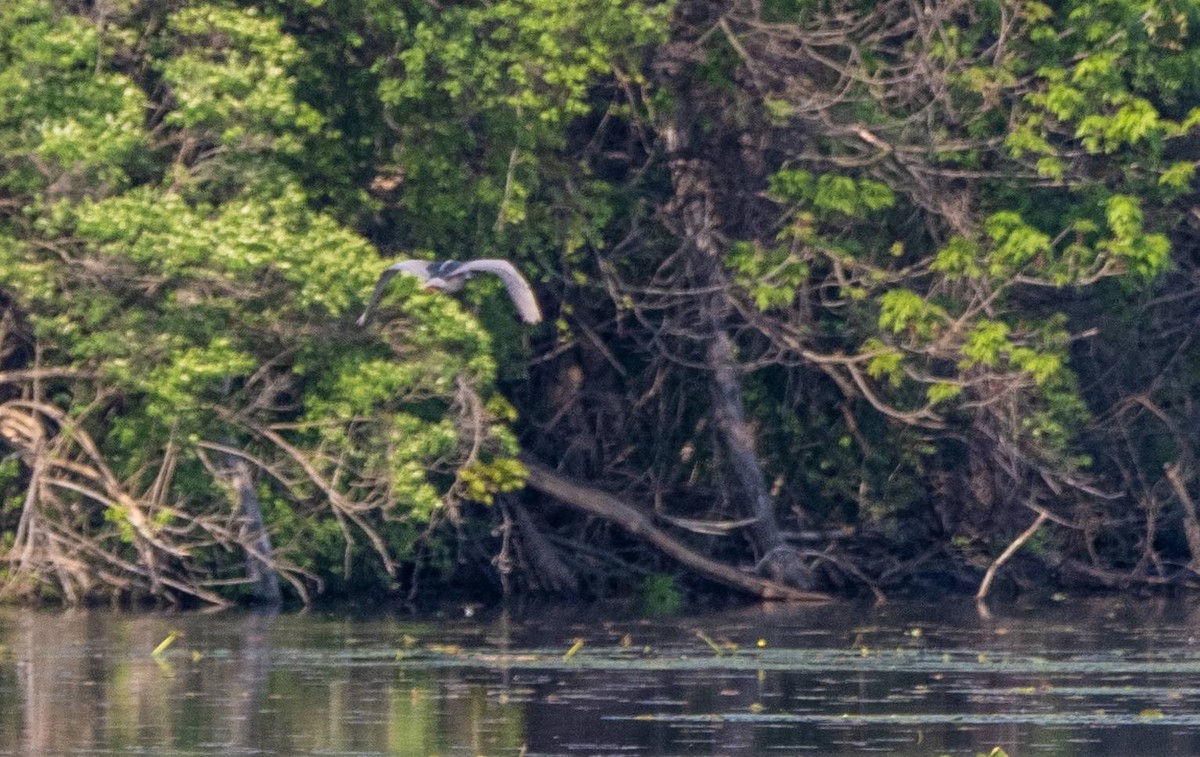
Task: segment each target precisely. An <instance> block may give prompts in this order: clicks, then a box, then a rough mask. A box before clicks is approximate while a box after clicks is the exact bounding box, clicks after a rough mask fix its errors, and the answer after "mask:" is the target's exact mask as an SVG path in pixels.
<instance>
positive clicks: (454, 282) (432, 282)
mask: <svg viewBox="0 0 1200 757" xmlns="http://www.w3.org/2000/svg"><path fill="white" fill-rule="evenodd" d="M397 273H407V274H409V275H410V276H416V277H417V278H418V279H420V280H421V281H422V282H423V283H424V286H425V289H426V291H429V290H437V291H440V292H457V291H459V290H460V289H462V288H463V285H464V284H466V283H467V280H468V279H470V278H471V277H473V276H474V275H475V274H477V273H494V274H496V275H497V276H499V277H500V280H501V281H503V282H504V288H505V289H506V290H508V296H509V297H510V298H511V299H512V301H513V305H516V307H517V313H518V315H520V316H521V320H522V321H525V323H541V321H542V309H541V308H539V307H538V303H537V298H536V297H534V296H533V288H532V287H530V286H529V282H528V281H526V280H525V277H524V276H522V275H521V272H520V271H518V270H517V269H516V267H515V266H514V265H513V264H512V263H510V262H508V261H507V260H470V261H467V262H465V263H461V262H459V261H457V260H401V261H400V262H399V263H394V264H392V265H390V266H388V267H387V269H386V270H385V271H384V272H383V273H382V274H380V276H379V281H378V283H376V284H375V291H374V292H372V293H371V300H370V302H368V303H367V309H366V310H364V311H363V314H362V315H360V316H359V317H358V321H357V323H358V325H359V326H362V325H363V324H364V323H366V322H367V316H369V315H370V314H371V310H372V308H374V307H375V305H376V303H378V302H379V298H380V297H382V296H383V291H384V289H386V288H387V285H388V282H389V281H391V280H392V277H393V276H395V275H396V274H397Z"/></svg>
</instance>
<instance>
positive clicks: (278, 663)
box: [0, 601, 1200, 756]
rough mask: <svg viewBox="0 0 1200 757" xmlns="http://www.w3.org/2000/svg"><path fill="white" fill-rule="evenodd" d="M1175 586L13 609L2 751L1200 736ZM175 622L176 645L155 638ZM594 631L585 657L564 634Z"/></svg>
mask: <svg viewBox="0 0 1200 757" xmlns="http://www.w3.org/2000/svg"><path fill="white" fill-rule="evenodd" d="M1197 612H1198V611H1197V608H1196V607H1195V606H1194V605H1193V604H1184V603H1180V602H1167V601H1158V602H1140V603H1129V602H1111V601H1106V602H1100V601H1093V602H1065V603H1062V604H1059V605H1056V606H1053V607H1049V608H1011V607H1010V608H1002V609H997V608H993V613H992V615H991V616H990V617H981V616H980V615H978V614H977V613H976V612H975V610H974V608H973V607H972V606H971V605H969V604H968V603H965V602H964V603H963V604H962V605H961V606H951V605H944V604H943V605H937V606H934V605H927V604H925V605H923V604H904V603H893V604H889V605H885V606H882V607H878V608H876V607H866V606H857V605H836V606H828V607H819V608H789V607H783V606H774V607H755V608H750V609H746V610H742V611H739V612H732V613H724V614H720V615H709V616H703V617H689V618H683V619H676V620H668V621H647V620H640V619H636V618H623V619H617V618H603V617H597V616H594V615H576V616H566V615H562V614H559V615H555V616H552V617H547V616H540V617H539V616H529V617H524V618H519V619H516V620H514V619H511V618H508V617H506V616H503V615H501V616H497V617H490V618H489V617H486V616H484V617H476V618H472V619H458V620H451V621H447V620H442V621H436V622H433V621H429V622H416V621H412V620H409V619H405V618H396V617H377V618H346V617H337V616H321V615H293V616H286V615H285V616H273V615H261V614H235V613H228V614H219V615H167V614H152V615H133V614H119V613H109V612H71V613H63V614H57V613H46V612H29V611H18V610H5V611H2V612H0V645H2V649H0V752H3V753H8V754H31V755H43V754H44V755H51V754H66V753H81V752H82V753H91V754H104V753H122V754H124V753H131V752H137V753H140V754H214V753H221V754H252V753H253V754H311V753H321V754H393V755H422V756H423V755H431V754H442V755H449V754H463V755H520V754H526V755H535V754H645V755H665V754H737V755H756V754H803V753H813V754H860V753H864V752H879V753H884V754H912V755H937V754H944V753H950V754H974V753H975V752H976V751H982V752H986V751H988V750H990V749H991V748H992V747H993V746H1001V747H1004V748H1006V749H1008V750H1010V751H1011V752H1012V753H1014V754H1033V753H1041V754H1056V755H1059V754H1061V755H1103V754H1197V753H1200V715H1198V714H1195V712H1194V709H1193V703H1194V702H1195V700H1196V697H1197V696H1200V650H1198V649H1197V645H1196V643H1195V638H1194V629H1195V628H1196V627H1197V621H1198V620H1200V617H1198V615H1197ZM171 631H178V632H180V633H181V636H180V637H179V639H178V640H177V641H176V642H175V643H174V644H173V645H171V646H170V647H169V648H168V649H167V650H166V651H165V652H164V653H163V654H162V655H158V656H155V655H152V654H151V650H153V649H155V647H156V646H158V645H159V643H160V642H162V641H163V639H164V638H165V637H167V635H168V634H169V633H170V632H171ZM578 639H581V640H582V641H583V644H582V646H581V647H579V649H578V651H577V652H576V653H574V654H571V655H567V654H566V653H567V650H568V649H570V648H571V647H572V645H573V644H574V642H575V641H576V640H578Z"/></svg>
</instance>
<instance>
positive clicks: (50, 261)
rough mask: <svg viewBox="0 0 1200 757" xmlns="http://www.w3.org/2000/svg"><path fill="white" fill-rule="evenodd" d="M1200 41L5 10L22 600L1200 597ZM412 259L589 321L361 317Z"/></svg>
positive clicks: (795, 7) (582, 16)
mask: <svg viewBox="0 0 1200 757" xmlns="http://www.w3.org/2000/svg"><path fill="white" fill-rule="evenodd" d="M1198 35H1200V4H1197V3H1194V2H1190V0H1064V1H1063V2H1046V3H1044V2H1037V1H1036V0H982V1H971V2H968V1H965V0H883V2H874V1H870V2H867V1H863V2H850V1H848V0H827V1H823V0H725V1H721V2H718V1H717V0H677V2H674V3H662V2H640V1H637V0H579V1H577V2H561V1H560V0H490V1H487V2H485V1H479V2H454V1H453V0H436V1H435V0H258V1H256V2H251V1H250V0H244V1H238V0H227V1H224V2H202V1H200V0H192V1H189V0H5V1H4V2H3V3H0V440H2V443H3V453H4V457H3V462H2V463H0V494H2V500H0V501H2V503H3V504H2V509H0V533H2V535H3V543H2V544H0V548H2V550H3V554H4V561H3V568H2V570H3V576H2V578H3V586H4V594H5V596H7V597H10V598H14V599H25V600H42V601H46V600H50V601H64V602H72V603H76V602H88V601H97V600H109V601H119V602H135V603H136V602H143V601H157V602H170V603H183V604H194V603H213V604H225V603H230V602H239V601H252V600H256V599H257V600H259V601H267V602H275V601H278V600H280V599H281V598H282V599H284V600H285V601H304V602H310V601H313V600H314V599H315V598H317V597H321V596H324V597H359V598H362V597H371V598H373V599H374V598H378V597H384V596H386V597H394V598H397V599H409V600H412V599H420V598H422V597H428V596H431V595H433V594H435V593H437V594H440V595H441V596H446V595H445V593H444V592H446V591H448V590H450V589H454V588H456V587H458V588H462V587H470V590H471V591H473V592H475V593H476V594H477V595H485V596H487V595H490V596H498V595H500V594H502V593H504V594H523V595H530V594H539V593H550V594H557V595H572V596H583V597H598V596H614V595H616V596H632V595H637V594H639V593H640V594H641V595H642V596H643V597H649V598H650V599H651V600H652V601H655V602H657V603H658V604H659V605H662V604H664V603H665V604H668V605H669V604H671V603H673V602H675V601H677V599H678V598H679V597H680V596H681V595H682V594H688V593H692V594H693V596H695V595H697V594H696V593H701V594H707V593H710V592H711V591H712V590H713V589H714V588H715V587H720V586H724V587H728V588H732V589H734V590H736V591H738V592H741V593H746V594H750V595H757V596H760V597H794V598H805V597H812V596H815V595H816V592H827V593H835V594H850V595H853V594H868V595H869V594H870V593H872V592H873V593H875V594H876V595H886V594H888V593H891V592H898V591H905V592H931V591H947V590H950V591H970V592H975V591H980V593H984V594H986V593H987V592H988V591H993V590H995V589H996V588H997V587H1004V590H1006V591H1013V590H1020V589H1029V588H1032V587H1043V588H1050V589H1054V588H1057V587H1064V586H1073V587H1083V586H1086V587H1105V588H1111V589H1119V590H1140V589H1146V588H1153V587H1172V586H1188V585H1194V584H1195V583H1196V578H1197V573H1196V571H1197V568H1200V514H1198V512H1197V506H1196V502H1195V499H1196V498H1197V497H1200V484H1198V481H1197V460H1196V455H1195V447H1196V431H1197V429H1200V407H1198V405H1197V396H1198V392H1197V390H1198V387H1197V383H1198V382H1200V361H1198V360H1197V356H1198V353H1197V350H1196V345H1195V344H1194V335H1195V328H1196V324H1197V319H1198V318H1200V299H1198V298H1197V296H1196V294H1197V289H1198V287H1200V271H1198V270H1197V264H1198V262H1200V261H1198V258H1197V247H1196V241H1197V232H1198V230H1200V202H1198V198H1197V194H1196V189H1195V182H1194V175H1195V168H1196V161H1197V160H1198V159H1200V141H1198V140H1197V126H1198V125H1200V75H1198V72H1200V36H1198ZM403 257H421V258H435V257H436V258H440V259H445V258H450V259H471V258H480V257H499V258H505V259H509V260H511V261H513V262H514V263H515V264H517V265H518V266H519V267H520V268H521V269H522V270H523V271H524V272H525V273H526V274H527V275H528V276H529V278H530V280H531V281H532V282H533V285H534V287H535V289H536V291H537V293H538V297H539V299H540V301H541V303H542V308H543V310H544V311H545V313H546V315H547V321H546V322H545V323H543V324H541V325H539V326H536V327H528V326H525V325H523V324H521V323H520V322H519V321H518V320H517V319H516V317H515V315H514V313H513V312H512V310H511V304H510V303H509V302H507V300H506V299H505V297H504V296H503V289H502V287H500V286H499V282H498V281H491V282H488V281H486V280H480V281H477V282H472V284H471V285H470V286H469V287H468V289H467V292H466V294H465V296H464V297H462V298H460V299H454V298H451V297H447V296H445V295H441V294H436V293H432V294H431V293H426V292H423V291H421V290H420V288H419V287H418V286H417V284H416V282H415V280H414V279H411V278H409V277H397V279H396V280H394V283H393V287H392V289H391V291H390V294H389V296H388V297H387V298H386V299H385V301H384V307H383V308H382V310H381V311H380V312H379V313H378V314H377V316H378V317H377V318H375V319H374V320H373V321H372V323H370V324H368V326H367V327H365V328H358V327H356V326H355V325H354V319H355V317H356V316H357V315H358V313H359V312H360V311H361V308H362V307H363V305H364V303H365V301H366V299H367V297H368V295H369V294H370V290H371V287H372V285H373V283H374V280H375V278H376V276H377V275H378V273H379V272H380V270H381V269H382V268H383V266H384V265H386V263H387V261H390V260H393V259H397V258H403ZM997 569H998V570H997ZM993 579H994V580H995V582H993Z"/></svg>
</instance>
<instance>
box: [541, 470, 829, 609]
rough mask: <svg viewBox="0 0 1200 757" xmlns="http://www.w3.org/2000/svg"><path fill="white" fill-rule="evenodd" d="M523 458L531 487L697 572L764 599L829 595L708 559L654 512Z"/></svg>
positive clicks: (808, 599) (826, 597)
mask: <svg viewBox="0 0 1200 757" xmlns="http://www.w3.org/2000/svg"><path fill="white" fill-rule="evenodd" d="M521 462H522V463H524V464H525V467H526V469H527V470H528V471H529V475H528V477H527V478H526V480H525V483H526V485H527V486H530V487H532V488H534V489H536V490H538V491H540V492H542V493H543V494H547V495H549V496H550V497H552V498H554V499H556V500H558V501H559V502H561V503H562V504H564V505H566V506H568V507H571V508H574V509H576V510H580V511H582V512H585V513H588V514H589V515H594V516H596V517H598V518H602V519H604V520H606V521H608V522H610V523H613V524H615V525H617V526H619V527H621V528H623V529H624V530H625V531H627V532H628V533H629V534H630V535H631V536H634V537H636V538H638V539H643V540H645V541H647V542H649V543H650V544H652V545H653V546H655V547H656V548H658V549H659V550H661V551H662V552H664V553H666V554H667V555H669V556H670V557H672V558H674V559H675V560H677V561H679V563H681V564H682V565H683V566H684V567H686V568H688V569H689V570H691V571H693V572H695V573H696V574H697V575H700V576H703V577H705V578H707V579H709V580H711V581H715V582H716V583H719V584H723V585H725V586H728V587H730V588H732V589H737V590H739V591H743V592H746V593H747V594H751V595H753V596H756V597H758V598H759V599H765V600H784V601H790V602H827V601H829V600H830V597H829V595H827V594H822V593H821V592H816V591H805V590H802V589H797V588H794V587H791V586H787V585H786V584H781V583H778V582H776V581H771V580H769V579H766V578H762V577H760V576H756V575H754V574H753V573H748V572H746V571H743V570H739V569H738V568H735V567H733V566H730V565H726V564H725V563H721V562H717V561H716V560H712V559H709V558H707V557H705V556H704V555H701V554H699V553H698V552H696V551H695V550H693V549H691V548H690V547H688V546H687V545H686V544H684V543H683V542H681V541H679V540H678V539H676V538H675V537H673V536H671V535H670V534H668V533H667V532H665V531H663V530H662V529H660V528H658V527H657V526H655V525H654V524H653V523H652V522H651V520H650V518H649V516H647V515H646V514H644V513H643V512H642V511H640V510H638V509H637V508H635V507H633V506H632V505H629V504H626V503H625V502H622V501H621V500H620V499H618V498H617V497H615V496H613V495H612V494H609V493H608V492H605V491H602V490H600V489H597V488H595V487H592V486H588V485H586V484H583V483H579V482H577V481H575V480H573V479H571V478H569V477H567V476H565V475H563V474H561V473H559V472H558V471H556V470H554V469H552V468H550V467H548V466H546V465H545V464H543V463H541V462H539V461H538V460H535V459H533V458H531V457H530V456H529V455H522V456H521Z"/></svg>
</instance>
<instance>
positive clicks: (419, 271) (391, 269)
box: [355, 260, 431, 326]
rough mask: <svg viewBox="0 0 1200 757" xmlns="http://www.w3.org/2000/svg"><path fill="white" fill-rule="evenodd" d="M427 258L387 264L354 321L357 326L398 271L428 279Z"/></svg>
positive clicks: (428, 264)
mask: <svg viewBox="0 0 1200 757" xmlns="http://www.w3.org/2000/svg"><path fill="white" fill-rule="evenodd" d="M430 265H431V264H430V262H429V261H428V260H401V261H400V262H399V263H393V264H392V265H390V266H388V267H387V269H386V270H384V272H383V273H382V274H380V275H379V281H377V282H376V283H375V291H374V292H371V299H370V300H369V301H368V302H367V307H366V309H365V310H363V314H362V315H360V316H359V317H358V320H357V321H355V323H357V324H358V325H359V326H362V325H363V324H365V323H366V322H367V316H369V315H370V314H371V310H372V309H374V307H375V306H376V305H377V304H378V303H379V298H380V297H382V296H383V290H385V289H386V288H387V285H388V282H389V281H391V280H392V277H393V276H395V275H396V274H398V273H407V274H411V275H413V276H416V277H417V278H419V279H421V280H422V281H426V280H428V279H429V266H430Z"/></svg>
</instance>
